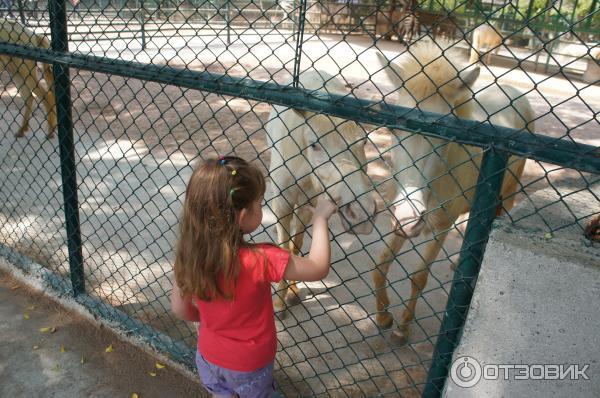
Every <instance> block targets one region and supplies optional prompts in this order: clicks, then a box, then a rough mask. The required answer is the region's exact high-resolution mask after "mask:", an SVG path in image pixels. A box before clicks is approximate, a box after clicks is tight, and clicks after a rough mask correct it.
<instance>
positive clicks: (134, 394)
mask: <svg viewBox="0 0 600 398" xmlns="http://www.w3.org/2000/svg"><path fill="white" fill-rule="evenodd" d="M131 398H140V397H139V396H138V395H137V394H136V393H133V394H131Z"/></svg>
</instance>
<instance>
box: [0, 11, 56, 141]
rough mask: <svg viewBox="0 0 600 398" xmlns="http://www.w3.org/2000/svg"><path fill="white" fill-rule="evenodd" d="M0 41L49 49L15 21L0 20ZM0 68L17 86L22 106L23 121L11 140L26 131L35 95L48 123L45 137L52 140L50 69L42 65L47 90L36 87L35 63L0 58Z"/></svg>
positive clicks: (45, 41) (42, 39)
mask: <svg viewBox="0 0 600 398" xmlns="http://www.w3.org/2000/svg"><path fill="white" fill-rule="evenodd" d="M0 41H2V42H8V43H13V44H21V45H25V46H31V47H41V48H50V42H49V41H48V39H46V37H44V36H42V35H39V34H37V33H34V32H33V31H31V30H30V29H28V28H26V27H24V26H22V25H21V24H19V23H18V22H16V21H12V20H8V19H2V18H0ZM0 67H2V69H4V70H6V71H7V72H8V73H9V74H10V76H11V78H12V81H13V82H14V84H15V85H16V86H17V90H18V91H19V94H20V95H21V98H22V99H23V101H24V102H25V110H24V112H23V121H22V122H21V127H20V128H19V130H18V131H17V133H16V134H15V136H16V137H23V136H24V135H25V132H26V131H27V130H29V121H30V119H31V115H32V113H33V102H34V95H35V96H37V98H38V99H39V100H40V101H42V104H43V105H44V108H45V110H46V120H47V122H48V133H47V137H48V138H53V137H54V132H55V131H56V123H57V122H56V98H55V95H54V73H53V72H52V66H51V65H49V64H43V67H42V73H43V77H44V79H45V80H46V86H47V87H44V86H42V85H40V80H39V77H38V72H37V67H36V62H35V61H33V60H30V59H24V58H19V57H13V56H9V55H0Z"/></svg>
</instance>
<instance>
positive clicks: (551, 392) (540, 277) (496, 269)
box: [444, 188, 600, 398]
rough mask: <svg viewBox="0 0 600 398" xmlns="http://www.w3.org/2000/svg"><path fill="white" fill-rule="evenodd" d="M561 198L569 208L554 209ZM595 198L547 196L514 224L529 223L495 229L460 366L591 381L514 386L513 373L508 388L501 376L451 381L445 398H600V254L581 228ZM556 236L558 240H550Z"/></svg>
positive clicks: (502, 223)
mask: <svg viewBox="0 0 600 398" xmlns="http://www.w3.org/2000/svg"><path fill="white" fill-rule="evenodd" d="M572 192H573V191H572ZM557 195H558V196H561V197H562V201H561V202H560V203H556V204H552V203H554V202H555V201H556V196H557ZM590 197H591V198H594V197H595V198H598V194H597V193H596V194H593V193H592V188H590V189H585V190H582V191H580V192H578V193H574V194H572V195H568V196H563V195H560V194H559V193H557V192H556V191H555V190H553V189H547V190H543V191H539V192H537V193H535V194H534V195H531V196H530V199H531V201H526V202H525V203H524V204H523V205H522V206H519V207H518V208H516V209H515V212H514V213H513V217H514V218H515V219H520V220H521V221H520V222H517V224H516V226H515V225H513V224H511V223H510V222H509V220H506V219H505V220H499V221H497V222H496V224H495V229H494V231H493V233H492V235H491V237H490V242H489V244H488V246H487V250H486V253H485V259H484V262H483V264H482V267H481V273H480V276H479V280H478V282H477V287H476V289H475V294H474V296H473V300H472V302H471V308H470V311H469V315H468V317H467V322H466V325H465V328H464V331H463V335H462V338H461V341H460V344H459V347H458V348H457V350H456V352H455V355H454V360H455V361H457V360H458V361H461V363H463V364H464V363H465V362H464V358H462V357H464V356H469V357H472V358H473V359H475V360H476V361H478V363H479V365H480V367H481V368H482V369H483V367H484V365H489V364H505V365H541V364H546V365H567V364H577V365H579V369H580V370H583V369H585V372H584V373H585V374H586V375H587V376H588V377H589V380H584V379H580V380H569V379H568V378H567V379H566V380H531V379H529V380H518V379H517V380H515V370H510V371H508V376H509V380H503V374H504V371H503V370H499V371H498V375H499V379H498V380H486V379H485V377H482V378H481V380H480V381H479V382H478V383H477V384H475V385H474V386H473V387H469V388H463V387H460V386H459V385H458V384H457V383H456V382H454V381H453V380H452V379H451V378H450V377H449V378H448V381H447V382H446V390H445V393H444V396H445V397H461V398H463V397H565V396H573V397H597V396H598V391H600V340H599V338H598V331H599V330H600V261H599V259H600V246H599V245H597V244H591V243H589V241H586V240H585V239H584V238H583V235H582V227H581V224H585V222H586V221H587V219H589V216H591V215H593V214H595V213H597V212H598V211H600V203H599V202H598V200H597V199H595V200H593V201H590V200H589V199H590ZM533 203H535V204H536V207H537V209H536V208H533ZM542 208H543V210H540V209H542ZM534 213H536V214H538V215H536V216H534V215H533V214H534ZM527 215H530V216H529V217H526V218H523V217H525V216H527ZM548 224H550V225H548ZM549 227H550V228H549ZM551 228H552V229H553V230H555V232H553V233H552V234H548V233H547V232H544V231H549V230H551ZM555 228H559V229H557V230H556V229H555ZM469 362H471V361H470V360H469ZM585 365H589V367H587V368H585ZM461 368H463V366H460V367H458V368H457V371H460V369H461ZM469 369H472V370H475V368H474V367H469ZM532 369H533V368H528V369H527V370H524V369H523V368H521V370H518V371H517V373H516V374H517V375H523V374H524V373H525V372H528V371H531V370H532ZM539 369H540V367H537V368H536V370H535V375H537V374H538V373H539V372H538V370H539ZM491 370H492V371H493V370H494V369H493V368H492V369H491ZM450 373H452V370H451V372H450ZM488 374H489V375H493V372H492V373H488ZM463 375H465V376H468V372H466V373H463ZM579 377H581V374H580V376H579ZM467 380H469V379H468V378H467ZM460 382H461V381H460V380H459V383H460Z"/></svg>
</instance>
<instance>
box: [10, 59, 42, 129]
mask: <svg viewBox="0 0 600 398" xmlns="http://www.w3.org/2000/svg"><path fill="white" fill-rule="evenodd" d="M30 64H32V62H28V61H27V60H17V59H15V58H12V59H10V60H9V61H8V64H7V65H6V68H7V70H8V71H9V73H10V74H11V75H12V78H13V82H14V84H15V85H16V86H17V91H19V95H20V96H21V98H22V99H23V102H24V103H25V111H24V112H23V121H22V122H21V127H20V128H19V131H17V133H16V134H15V137H23V136H24V135H25V132H26V131H27V130H29V120H30V119H31V114H32V113H33V100H34V98H33V89H34V87H35V86H36V84H37V83H36V80H35V79H34V78H33V77H32V76H31V74H32V73H35V70H34V71H31V68H30ZM34 68H35V67H34Z"/></svg>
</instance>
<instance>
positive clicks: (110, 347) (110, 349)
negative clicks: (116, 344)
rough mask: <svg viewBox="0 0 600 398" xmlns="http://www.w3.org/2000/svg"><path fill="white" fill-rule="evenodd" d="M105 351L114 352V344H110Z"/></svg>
mask: <svg viewBox="0 0 600 398" xmlns="http://www.w3.org/2000/svg"><path fill="white" fill-rule="evenodd" d="M104 351H105V352H113V346H112V344H110V345H109V346H108V347H106V349H105V350H104Z"/></svg>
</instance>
